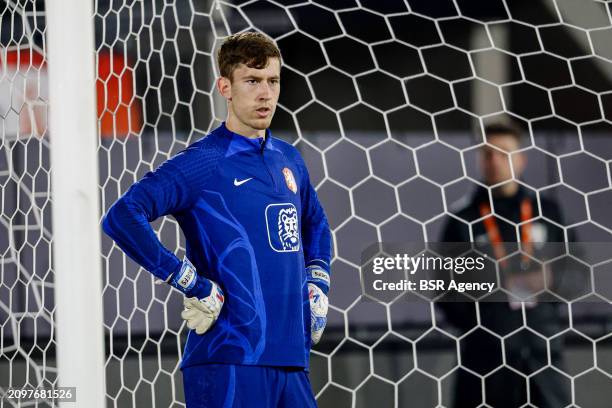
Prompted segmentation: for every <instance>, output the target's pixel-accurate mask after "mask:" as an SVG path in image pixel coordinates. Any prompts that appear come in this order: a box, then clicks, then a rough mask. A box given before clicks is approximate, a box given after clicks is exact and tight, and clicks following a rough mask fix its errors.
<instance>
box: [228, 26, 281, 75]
mask: <svg viewBox="0 0 612 408" xmlns="http://www.w3.org/2000/svg"><path fill="white" fill-rule="evenodd" d="M270 58H278V59H279V61H280V59H281V53H280V50H279V49H278V47H277V46H276V44H274V41H272V39H271V38H270V37H268V36H266V35H265V34H262V33H254V32H245V33H238V34H233V35H230V36H229V37H227V38H226V39H225V41H224V42H223V44H222V45H221V48H219V51H217V63H218V64H219V72H220V73H221V76H223V77H226V78H229V79H230V80H232V75H233V73H234V70H235V69H236V68H237V67H238V65H240V64H245V65H246V66H247V67H249V68H256V69H262V68H265V67H266V66H267V65H268V59H270Z"/></svg>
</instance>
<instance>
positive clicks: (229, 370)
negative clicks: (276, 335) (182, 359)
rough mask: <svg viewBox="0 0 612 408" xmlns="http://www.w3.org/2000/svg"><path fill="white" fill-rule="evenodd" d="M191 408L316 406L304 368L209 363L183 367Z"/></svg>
mask: <svg viewBox="0 0 612 408" xmlns="http://www.w3.org/2000/svg"><path fill="white" fill-rule="evenodd" d="M183 384H184V387H185V403H186V404H187V408H313V407H314V408H316V406H317V403H316V401H315V399H314V395H313V394H312V388H311V387H310V380H309V379H308V373H307V372H306V371H304V369H302V368H299V369H297V368H296V369H292V368H283V367H259V366H247V365H231V364H205V365H197V366H191V367H186V368H184V369H183Z"/></svg>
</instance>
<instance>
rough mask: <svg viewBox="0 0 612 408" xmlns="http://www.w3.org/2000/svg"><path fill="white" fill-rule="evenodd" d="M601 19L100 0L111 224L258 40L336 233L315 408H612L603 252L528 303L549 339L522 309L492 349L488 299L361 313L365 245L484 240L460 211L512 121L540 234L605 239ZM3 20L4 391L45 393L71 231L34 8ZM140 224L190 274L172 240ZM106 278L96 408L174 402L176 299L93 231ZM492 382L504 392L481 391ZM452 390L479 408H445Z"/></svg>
mask: <svg viewBox="0 0 612 408" xmlns="http://www.w3.org/2000/svg"><path fill="white" fill-rule="evenodd" d="M611 12H612V8H611V7H610V3H609V2H605V1H588V2H587V1H584V2H573V1H571V0H537V1H533V2H521V1H510V0H508V1H506V0H487V1H485V0H474V1H467V0H444V1H437V2H428V1H421V0H376V1H374V0H313V1H300V0H254V1H241V0H236V1H221V0H219V1H212V0H208V1H207V0H201V1H200V0H152V1H137V0H95V15H93V16H92V24H94V27H95V32H96V63H97V69H98V71H97V75H98V76H97V88H96V90H97V96H98V129H99V134H100V142H99V148H98V160H99V165H100V184H99V187H100V197H101V203H102V210H103V211H105V210H106V209H108V208H109V206H110V205H112V203H113V202H114V201H115V200H116V199H117V198H118V197H119V196H120V195H121V194H122V193H124V192H125V191H126V190H127V189H128V188H129V186H130V185H131V184H132V183H134V182H135V181H136V180H138V179H140V178H141V177H142V176H143V175H144V174H145V173H146V172H147V171H150V170H152V169H154V168H156V167H157V166H158V165H159V164H160V163H162V162H163V161H164V160H166V159H168V158H169V157H171V156H172V155H174V154H176V153H177V152H179V151H180V150H181V149H183V148H185V146H187V145H188V144H190V143H192V142H194V141H195V140H198V139H199V138H201V137H202V136H204V135H205V134H206V133H207V132H208V131H210V130H211V129H213V128H215V127H216V126H218V125H219V123H220V121H222V120H224V118H225V115H226V111H225V105H224V102H223V101H222V100H221V98H220V97H219V96H218V95H217V94H216V90H215V78H216V76H217V75H218V69H217V66H216V60H215V50H216V48H217V46H218V45H219V44H220V42H221V41H222V39H223V38H224V37H225V36H227V35H228V34H231V33H236V32H239V31H244V30H258V31H262V32H265V33H267V34H268V35H270V36H271V37H272V38H273V39H274V40H275V41H276V42H277V44H278V46H279V47H280V49H281V52H282V54H283V66H282V74H281V78H282V91H281V97H280V101H279V106H278V108H277V112H276V116H275V118H274V121H273V123H272V132H273V134H274V135H275V136H277V137H280V138H283V139H285V140H287V141H289V142H290V143H293V144H294V145H295V146H296V147H297V148H298V149H299V150H300V152H301V153H302V155H303V157H304V159H305V161H306V163H307V165H308V168H309V171H310V177H311V180H312V183H313V185H315V187H316V189H317V192H318V194H319V197H320V199H321V201H322V204H323V206H324V208H325V210H326V213H327V216H328V218H329V222H330V226H331V228H332V232H333V237H334V245H333V251H334V258H333V259H334V260H333V264H332V271H333V272H332V289H331V291H330V311H329V316H328V318H329V322H328V327H327V329H326V333H325V334H324V336H323V340H322V342H321V343H320V344H319V345H318V346H316V347H315V348H314V349H313V351H312V355H311V365H312V367H311V373H310V378H311V382H312V386H313V391H314V393H315V395H316V397H317V401H318V404H319V406H321V407H334V408H340V407H374V406H375V407H377V408H382V407H394V406H397V407H399V406H402V407H405V406H414V407H443V406H444V407H447V406H448V407H451V406H456V407H459V408H464V407H468V406H474V407H476V406H486V407H506V406H524V407H549V406H555V407H564V406H568V407H570V406H571V407H583V408H585V407H608V406H610V396H612V391H610V390H612V337H611V336H612V330H611V327H612V326H611V324H612V313H610V312H612V305H611V303H610V302H611V301H612V278H611V276H612V275H611V274H612V263H610V262H608V259H609V256H604V257H603V258H598V259H595V260H592V259H591V260H590V261H589V260H585V259H583V258H579V257H572V256H570V257H568V258H570V260H571V262H573V263H572V266H571V270H572V271H575V273H576V276H579V278H575V279H578V280H579V281H580V282H582V283H583V284H584V290H581V291H580V292H579V293H577V294H576V293H575V292H573V293H574V294H573V295H572V296H567V297H563V296H561V295H559V296H556V297H554V299H553V300H551V301H550V302H547V303H545V304H544V303H543V304H542V305H539V306H538V307H540V306H546V307H548V305H553V304H554V305H555V306H554V307H555V308H556V309H555V310H557V312H555V313H556V314H555V317H556V318H558V320H559V322H560V323H559V324H558V327H557V329H556V330H553V331H550V330H541V325H539V322H538V320H537V319H536V318H534V317H533V313H532V309H530V308H529V307H527V306H526V305H525V304H523V305H522V306H520V318H519V320H517V322H516V324H514V325H513V326H512V327H508V328H506V329H504V330H498V329H497V328H496V327H497V326H496V325H495V321H497V320H499V319H505V316H504V315H503V314H496V315H490V314H489V313H488V312H485V309H486V307H485V306H483V303H481V302H468V303H462V305H463V306H466V307H467V312H465V313H464V317H465V321H466V323H465V325H466V326H465V327H457V326H456V325H453V324H452V322H451V321H450V320H451V319H449V318H448V314H447V312H444V311H443V310H441V308H440V307H438V305H437V304H436V303H434V302H431V301H429V300H428V299H426V298H422V297H419V296H417V295H415V294H406V295H405V296H400V297H397V298H396V299H394V300H392V301H388V302H382V301H379V302H377V301H373V300H371V299H369V298H368V297H367V296H364V295H363V290H362V289H363V288H362V284H363V283H362V281H361V277H360V267H361V257H362V251H363V250H364V249H365V248H367V247H368V246H369V245H371V244H372V243H376V242H435V241H439V240H441V239H442V237H443V231H444V230H445V228H446V226H447V225H448V224H449V222H451V221H452V220H454V221H458V222H460V223H461V225H463V227H464V228H466V229H467V231H468V232H469V234H470V235H469V236H470V237H471V238H472V239H475V238H476V237H475V236H474V235H475V234H473V231H471V229H472V228H475V225H476V224H477V223H478V222H479V221H480V220H478V219H463V218H461V217H458V216H457V212H458V210H459V209H460V208H461V207H464V206H465V205H466V204H467V203H468V202H469V197H470V196H471V195H472V194H473V193H474V192H475V191H476V190H478V189H485V190H487V191H489V192H491V189H492V187H491V186H489V185H487V184H485V183H484V182H483V181H482V174H481V169H480V167H479V165H478V163H479V157H480V156H479V155H480V154H481V152H482V148H483V146H484V145H485V144H487V139H486V137H485V134H484V129H485V126H486V125H487V124H491V123H495V122H498V121H507V120H508V119H509V118H510V119H512V120H513V121H514V122H516V123H518V124H519V126H521V127H522V129H523V130H524V135H525V137H524V138H523V143H522V146H521V151H522V152H523V154H524V155H525V156H526V157H527V160H528V164H527V167H526V170H525V172H524V173H522V174H521V175H520V177H515V181H517V182H518V183H519V184H520V185H521V186H522V187H523V188H524V189H525V190H529V191H530V192H531V193H532V194H533V196H534V197H536V202H537V208H536V211H535V215H534V218H533V220H532V221H539V222H542V223H547V224H549V225H550V226H551V228H555V229H556V230H558V231H560V232H559V233H560V234H561V236H562V237H563V240H562V241H563V242H567V241H571V240H578V241H584V242H586V241H592V242H599V243H607V242H610V241H611V240H612V216H611V215H610V208H611V205H612V188H611V182H612V180H611V172H612V139H611V137H612V122H611V120H612V41H610V39H611V38H612V16H611ZM0 23H1V32H0V90H1V92H0V120H1V122H2V126H1V129H2V139H1V140H0V193H1V195H0V197H1V205H2V207H1V214H0V253H1V254H2V259H1V260H0V342H1V343H0V346H1V349H2V354H1V356H0V387H1V388H0V389H2V390H4V389H6V388H7V387H19V386H23V385H25V384H29V385H32V386H51V385H52V384H54V383H55V381H56V368H55V367H56V366H55V345H56V344H55V340H54V336H53V334H54V332H53V330H54V297H53V288H54V278H53V277H54V270H53V262H52V259H51V246H52V245H53V229H55V228H61V226H60V225H53V226H52V225H51V220H50V208H51V206H52V205H53V199H52V197H51V195H50V182H49V174H50V171H52V163H50V160H49V143H48V137H47V136H48V135H47V130H46V113H47V108H48V98H47V91H46V88H47V74H46V57H45V51H46V48H45V2H44V1H41V0H38V1H37V0H7V1H4V2H3V3H2V5H0ZM67 46H69V45H67ZM92 57H93V56H92ZM75 115H78V112H75ZM514 154H517V153H516V152H515V153H514ZM67 159H68V158H67ZM546 200H549V201H555V202H557V203H558V205H559V208H560V213H558V212H556V211H549V210H548V207H546V206H544V205H541V204H542V203H543V202H544V201H546ZM561 214H562V215H561ZM101 215H102V214H101ZM504 222H508V223H509V227H510V228H516V227H517V223H513V222H510V221H508V220H506V221H504ZM154 227H155V231H156V232H157V233H158V235H159V237H160V239H161V240H162V242H163V243H164V244H165V245H166V247H167V248H168V249H170V250H171V251H174V252H175V253H176V254H177V255H178V256H179V257H180V258H182V256H183V255H184V252H185V242H184V238H183V236H182V234H181V232H180V230H179V228H178V226H177V224H176V222H175V221H174V220H173V219H171V218H164V219H160V220H158V221H156V222H155V224H154ZM97 261H98V260H92V262H97ZM100 261H101V262H102V263H103V270H104V292H103V294H102V296H103V304H104V333H105V336H106V346H107V347H106V357H105V358H106V360H105V368H106V387H107V389H106V403H107V406H109V407H141V406H151V407H168V406H172V407H179V406H184V398H183V389H182V379H181V375H180V370H179V368H178V364H179V360H180V357H181V353H182V346H183V342H184V340H185V337H186V333H187V328H186V327H185V325H184V324H183V322H182V320H181V318H180V311H181V309H182V295H181V294H180V293H178V292H176V291H173V290H171V288H169V287H168V286H166V285H156V284H154V281H153V279H152V276H151V275H150V274H149V273H148V272H147V271H145V270H143V269H142V268H140V267H139V266H138V265H137V264H135V263H134V262H133V261H131V260H130V259H128V258H127V257H126V256H125V255H124V254H123V252H122V251H121V250H120V249H119V248H118V247H117V246H116V245H115V244H113V242H112V241H111V240H110V239H108V237H106V236H104V237H103V239H102V249H101V257H100ZM578 280H576V281H578ZM452 305H453V307H454V304H452ZM530 316H531V317H532V318H531V319H530ZM469 344H479V345H480V347H482V349H483V350H486V355H487V356H489V357H487V358H486V359H484V358H478V356H477V355H475V354H474V353H473V352H467V351H466V349H467V348H468V347H469ZM521 344H528V345H529V347H521V346H520V345H521ZM517 345H518V346H517ZM517 349H518V350H523V352H524V353H532V354H531V357H529V358H528V359H527V360H528V361H529V364H525V361H526V358H525V356H524V355H523V356H521V355H520V354H518V355H517V354H516V353H515V352H514V351H515V350H517ZM533 350H540V351H539V352H537V353H536V352H534V351H533ZM551 350H558V351H559V353H560V354H561V355H562V358H561V359H560V360H557V359H555V358H553V357H551V354H552V353H553V351H551ZM483 355H484V354H483ZM500 382H502V383H505V384H506V386H505V387H506V388H505V389H506V394H503V393H502V394H500V393H498V392H493V391H491V390H493V389H495V388H494V386H495V384H498V383H500ZM542 384H556V385H555V387H557V388H556V389H550V388H546V387H547V386H546V385H542ZM462 389H463V390H472V391H469V392H468V391H465V393H466V398H464V399H463V400H461V401H462V402H461V403H460V404H462V405H458V404H459V403H454V402H453V401H456V393H457V392H461V390H462ZM457 390H459V391H457ZM474 390H476V391H474ZM541 390H548V392H550V393H556V395H558V398H557V399H556V400H554V401H555V402H550V400H549V399H547V397H546V395H543V394H542V391H541ZM510 394H512V395H514V396H510ZM544 394H546V392H544ZM508 401H514V402H512V404H514V405H509V404H510V403H509V402H508ZM517 401H518V402H517ZM3 402H4V401H3ZM44 404H45V403H44V402H39V405H36V406H49V405H44ZM551 404H552V405H551ZM555 404H556V405H555ZM15 406H17V405H15ZM24 406H25V405H24Z"/></svg>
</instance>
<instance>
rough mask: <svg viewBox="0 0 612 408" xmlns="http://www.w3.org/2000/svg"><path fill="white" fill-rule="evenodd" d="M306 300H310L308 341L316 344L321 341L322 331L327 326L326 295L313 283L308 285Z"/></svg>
mask: <svg viewBox="0 0 612 408" xmlns="http://www.w3.org/2000/svg"><path fill="white" fill-rule="evenodd" d="M308 298H309V299H310V341H311V342H312V344H313V345H314V344H317V343H318V342H319V340H321V336H322V335H323V330H325V325H326V324H327V308H328V300H327V295H325V293H323V291H322V290H321V288H319V287H318V286H317V285H315V284H314V283H309V284H308Z"/></svg>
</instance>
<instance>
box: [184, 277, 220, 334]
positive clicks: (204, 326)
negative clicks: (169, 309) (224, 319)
mask: <svg viewBox="0 0 612 408" xmlns="http://www.w3.org/2000/svg"><path fill="white" fill-rule="evenodd" d="M211 283H212V290H211V291H210V295H208V296H207V297H205V298H204V299H198V298H196V297H191V298H187V297H186V298H185V299H184V300H183V306H185V309H184V310H183V311H182V312H181V317H182V318H183V320H185V321H186V322H187V327H189V328H190V329H191V330H195V332H196V333H197V334H204V333H206V332H207V331H208V329H210V327H211V326H212V325H213V323H215V321H216V320H217V318H218V317H219V314H220V313H221V308H222V307H223V303H224V302H225V297H224V296H223V291H222V290H221V288H220V287H219V285H217V284H216V283H215V282H212V281H211Z"/></svg>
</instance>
